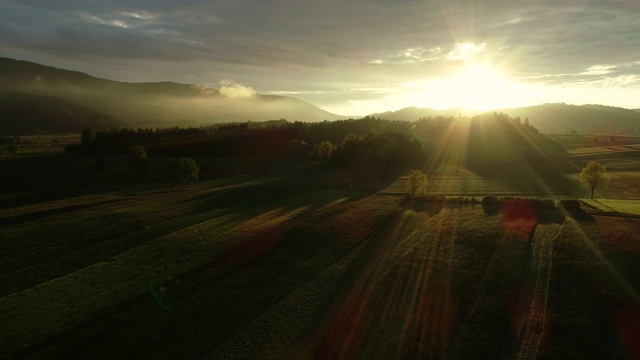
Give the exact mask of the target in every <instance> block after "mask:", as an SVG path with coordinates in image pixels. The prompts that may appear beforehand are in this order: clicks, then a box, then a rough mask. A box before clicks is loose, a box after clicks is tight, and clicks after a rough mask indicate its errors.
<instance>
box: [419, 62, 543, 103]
mask: <svg viewBox="0 0 640 360" xmlns="http://www.w3.org/2000/svg"><path fill="white" fill-rule="evenodd" d="M420 88H421V89H420V90H419V91H420V97H421V98H422V102H423V103H425V104H427V105H428V106H431V107H435V108H438V109H446V108H462V109H469V110H479V111H483V110H492V109H502V108H509V107H517V106H521V105H522V104H523V103H526V102H527V99H528V98H529V97H530V96H531V94H532V89H531V88H529V87H528V86H527V85H525V84H521V83H518V82H517V81H513V80H510V79H509V78H508V77H507V76H505V75H503V73H502V70H501V69H500V68H498V67H493V66H487V65H482V64H471V65H467V66H465V67H464V68H463V69H461V70H460V71H458V72H456V73H453V74H452V75H451V76H449V77H444V78H439V79H434V80H426V81H424V82H422V83H421V86H420Z"/></svg>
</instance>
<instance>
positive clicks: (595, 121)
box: [501, 104, 640, 135]
mask: <svg viewBox="0 0 640 360" xmlns="http://www.w3.org/2000/svg"><path fill="white" fill-rule="evenodd" d="M501 111H502V112H504V113H506V114H509V115H511V116H513V117H521V118H523V119H524V118H527V117H528V118H529V121H531V124H532V125H534V126H535V127H537V128H538V129H539V130H540V131H541V132H543V133H571V132H578V133H582V134H590V133H594V134H623V135H640V112H639V111H637V110H630V109H624V108H619V107H613V106H603V105H580V106H577V105H567V104H544V105H537V106H529V107H521V108H514V109H504V110H501Z"/></svg>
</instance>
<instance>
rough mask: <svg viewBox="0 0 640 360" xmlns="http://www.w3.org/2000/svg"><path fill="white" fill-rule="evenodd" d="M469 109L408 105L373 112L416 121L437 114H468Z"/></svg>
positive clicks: (377, 116)
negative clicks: (444, 108) (391, 109)
mask: <svg viewBox="0 0 640 360" xmlns="http://www.w3.org/2000/svg"><path fill="white" fill-rule="evenodd" d="M468 113H469V111H467V110H464V109H446V110H435V109H429V108H419V107H415V106H412V107H408V108H404V109H400V110H396V111H385V112H381V113H375V114H371V115H369V116H373V117H375V118H381V119H386V120H402V121H415V120H418V119H420V118H428V117H437V116H445V117H447V116H455V117H457V116H460V115H461V114H462V115H468Z"/></svg>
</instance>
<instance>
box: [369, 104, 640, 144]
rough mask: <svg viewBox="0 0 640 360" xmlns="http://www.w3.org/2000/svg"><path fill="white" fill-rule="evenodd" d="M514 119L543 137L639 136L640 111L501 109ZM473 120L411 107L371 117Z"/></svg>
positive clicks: (546, 107) (455, 111)
mask: <svg viewBox="0 0 640 360" xmlns="http://www.w3.org/2000/svg"><path fill="white" fill-rule="evenodd" d="M492 111H498V112H503V113H506V114H508V115H510V116H512V117H520V118H521V119H522V120H524V119H526V118H528V119H529V122H530V123H531V125H533V126H535V127H536V128H537V129H538V130H539V131H540V132H543V133H559V134H563V133H567V134H568V133H575V132H578V133H582V134H590V133H599V134H602V133H605V134H621V135H630V136H635V135H640V109H633V110H630V109H624V108H619V107H614V106H604V105H580V106H578V105H567V104H563V103H558V104H543V105H536V106H527V107H520V108H510V109H498V110H490V111H485V113H486V112H492ZM460 115H462V116H472V115H475V114H474V112H472V111H469V110H462V109H448V110H441V111H440V110H434V109H429V108H417V107H408V108H404V109H400V110H397V111H387V112H383V113H376V114H371V115H370V116H373V117H376V118H378V117H379V118H382V119H387V120H404V121H416V120H418V119H420V118H428V117H438V116H445V117H446V116H454V117H458V116H460Z"/></svg>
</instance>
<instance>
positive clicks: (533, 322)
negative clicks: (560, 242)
mask: <svg viewBox="0 0 640 360" xmlns="http://www.w3.org/2000/svg"><path fill="white" fill-rule="evenodd" d="M561 229H562V225H559V224H538V225H536V227H535V229H534V230H533V236H532V237H531V249H532V254H531V269H530V277H531V279H530V280H531V281H532V283H533V285H534V288H533V293H532V294H531V298H530V302H529V305H528V307H527V310H526V312H525V314H524V319H523V321H522V322H521V323H520V326H519V328H518V331H517V339H518V346H517V348H516V354H515V355H516V356H515V357H516V358H518V359H536V358H537V357H538V351H539V349H540V343H541V341H542V339H543V338H544V336H545V322H546V320H547V298H548V296H549V278H550V275H551V267H552V260H551V259H552V258H551V257H552V255H553V243H554V240H555V239H556V238H557V237H558V235H559V234H560V230H561Z"/></svg>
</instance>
